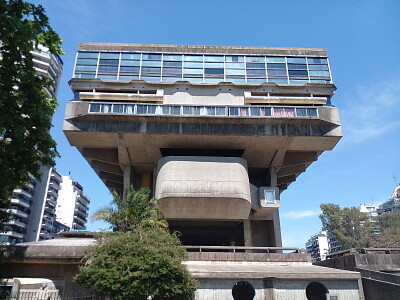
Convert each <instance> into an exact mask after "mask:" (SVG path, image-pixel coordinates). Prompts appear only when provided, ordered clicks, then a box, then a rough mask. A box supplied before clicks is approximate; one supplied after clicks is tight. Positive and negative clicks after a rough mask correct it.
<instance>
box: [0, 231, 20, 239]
mask: <svg viewBox="0 0 400 300" xmlns="http://www.w3.org/2000/svg"><path fill="white" fill-rule="evenodd" d="M1 235H6V236H12V237H16V238H19V239H22V238H23V237H24V235H23V234H22V233H19V232H15V231H5V232H2V233H1Z"/></svg>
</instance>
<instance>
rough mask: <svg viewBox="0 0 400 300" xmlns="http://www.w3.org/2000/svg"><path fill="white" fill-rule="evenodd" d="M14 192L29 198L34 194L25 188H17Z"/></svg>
mask: <svg viewBox="0 0 400 300" xmlns="http://www.w3.org/2000/svg"><path fill="white" fill-rule="evenodd" d="M14 194H18V195H23V196H25V197H27V198H32V194H31V193H28V192H27V191H25V190H23V189H15V190H14Z"/></svg>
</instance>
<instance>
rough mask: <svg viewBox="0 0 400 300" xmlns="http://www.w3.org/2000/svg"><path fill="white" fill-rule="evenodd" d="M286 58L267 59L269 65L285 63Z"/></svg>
mask: <svg viewBox="0 0 400 300" xmlns="http://www.w3.org/2000/svg"><path fill="white" fill-rule="evenodd" d="M284 62H285V58H284V57H281V56H277V57H267V63H284Z"/></svg>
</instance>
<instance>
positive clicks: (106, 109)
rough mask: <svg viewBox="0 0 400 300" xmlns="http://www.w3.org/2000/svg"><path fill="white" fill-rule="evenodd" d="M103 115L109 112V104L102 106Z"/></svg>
mask: <svg viewBox="0 0 400 300" xmlns="http://www.w3.org/2000/svg"><path fill="white" fill-rule="evenodd" d="M102 107H103V111H102V112H103V113H105V114H108V113H110V112H111V104H102Z"/></svg>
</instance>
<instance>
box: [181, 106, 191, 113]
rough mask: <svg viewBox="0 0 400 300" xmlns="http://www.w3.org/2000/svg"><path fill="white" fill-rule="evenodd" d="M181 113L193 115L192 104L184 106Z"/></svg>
mask: <svg viewBox="0 0 400 300" xmlns="http://www.w3.org/2000/svg"><path fill="white" fill-rule="evenodd" d="M183 114H184V115H193V106H184V107H183Z"/></svg>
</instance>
